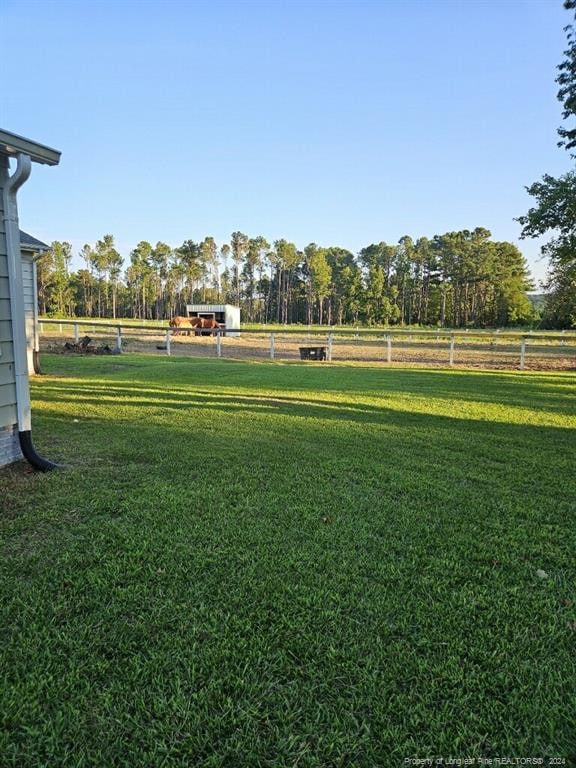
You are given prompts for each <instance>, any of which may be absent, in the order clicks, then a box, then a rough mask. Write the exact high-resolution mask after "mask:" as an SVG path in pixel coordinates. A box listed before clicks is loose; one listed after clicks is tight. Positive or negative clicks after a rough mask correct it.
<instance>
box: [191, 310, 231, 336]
mask: <svg viewBox="0 0 576 768" xmlns="http://www.w3.org/2000/svg"><path fill="white" fill-rule="evenodd" d="M186 314H187V315H188V317H207V318H208V319H209V320H216V322H217V323H221V324H222V325H223V326H224V327H225V328H226V329H227V330H226V335H227V336H239V335H240V334H239V333H230V331H229V330H228V329H229V328H230V329H231V330H232V331H239V330H240V307H235V306H234V305H233V304H187V305H186Z"/></svg>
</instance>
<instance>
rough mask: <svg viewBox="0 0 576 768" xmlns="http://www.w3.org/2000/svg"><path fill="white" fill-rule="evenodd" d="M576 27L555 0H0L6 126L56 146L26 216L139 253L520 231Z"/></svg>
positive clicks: (29, 221) (532, 254)
mask: <svg viewBox="0 0 576 768" xmlns="http://www.w3.org/2000/svg"><path fill="white" fill-rule="evenodd" d="M569 21H570V16H569V14H568V12H566V11H564V10H563V8H562V3H561V0H465V1H463V2H460V1H459V0H426V1H423V0H420V1H419V0H410V1H409V2H408V1H406V2H400V1H398V2H396V1H394V0H389V1H388V2H385V1H383V0H381V1H380V2H367V1H365V0H356V1H355V2H352V1H348V0H340V1H339V2H336V1H334V0H324V1H321V0H314V1H312V0H309V1H308V2H303V1H300V0H274V1H273V0H267V1H265V2H264V1H258V2H251V1H250V0H245V1H242V0H237V2H231V1H230V2H218V1H216V2H193V1H192V0H188V2H183V1H180V0H164V1H163V2H158V1H157V0H139V2H132V1H131V0H124V1H122V0H114V2H108V1H107V0H101V1H97V0H92V2H88V1H87V0H70V1H69V2H62V1H61V0H54V1H52V0H38V1H37V2H31V1H30V0H2V3H0V30H1V31H2V54H3V55H2V60H3V61H2V70H3V71H2V98H1V99H0V125H1V126H2V127H3V128H5V129H6V130H9V131H13V132H15V133H19V134H22V135H24V136H27V137H29V138H32V139H35V140H38V141H40V142H42V143H45V144H48V145H50V146H53V147H55V148H57V149H60V150H61V151H62V161H61V165H60V166H58V167H56V168H44V167H40V166H35V168H34V171H33V175H32V177H31V179H30V181H29V182H28V183H27V185H26V186H25V187H24V188H23V189H22V191H21V193H20V223H21V226H22V228H24V229H26V230H28V231H30V232H31V233H32V234H34V235H35V236H37V237H40V238H41V239H43V240H46V241H48V242H50V241H51V240H54V239H59V240H69V241H70V242H72V244H73V246H74V249H75V251H77V250H79V248H80V247H81V246H82V244H83V243H85V242H89V243H93V242H94V241H95V240H96V239H98V238H100V237H101V236H102V235H103V234H105V233H108V232H109V233H112V234H113V235H114V236H115V238H116V241H117V244H118V246H119V249H120V251H121V253H122V254H123V256H125V257H126V258H127V257H128V254H129V252H130V250H131V248H133V247H134V245H135V244H136V243H137V242H138V241H139V240H150V241H151V242H156V241H158V240H163V241H165V242H168V243H170V244H171V245H174V246H177V245H179V244H180V243H181V242H182V241H183V240H185V239H188V238H190V239H193V240H200V239H202V238H203V237H205V236H206V235H212V236H214V237H215V238H216V240H217V241H218V242H223V241H225V240H227V239H228V238H229V235H230V233H231V232H233V231H234V230H237V229H240V230H242V231H244V232H246V233H247V234H249V235H251V236H255V235H259V234H262V235H264V236H265V237H267V238H268V239H270V240H272V239H277V238H280V237H284V238H286V239H288V240H293V241H294V242H296V244H297V245H298V246H299V247H304V246H305V245H306V244H307V243H309V242H311V241H315V242H317V243H318V244H320V245H340V246H342V247H346V248H349V249H350V250H352V251H357V250H358V249H360V248H361V247H362V246H364V245H367V244H369V243H371V242H379V241H380V240H386V241H388V242H395V241H397V240H398V239H399V238H400V237H401V236H402V235H404V234H410V235H412V236H413V237H418V236H421V235H427V236H432V235H434V234H436V233H442V232H445V231H448V230H456V229H462V228H469V229H472V228H474V227H476V226H483V227H487V228H488V229H490V230H491V231H492V233H493V236H494V238H496V239H500V240H512V241H513V242H518V235H519V232H520V227H519V225H518V224H517V223H516V222H515V221H514V217H517V216H519V215H521V214H522V213H524V212H525V211H526V210H527V208H528V206H529V204H530V198H529V197H528V195H527V194H526V192H525V190H524V187H525V186H526V185H528V184H530V183H531V182H532V181H535V180H537V179H538V178H539V177H540V176H541V175H542V174H543V173H552V174H560V173H563V172H565V171H566V170H567V169H568V167H569V157H568V155H567V153H566V152H564V151H562V150H560V149H558V148H557V147H556V142H557V135H556V128H557V127H558V125H559V124H560V120H561V105H560V104H559V102H558V101H557V100H556V91H557V86H556V84H555V83H554V78H555V76H556V70H555V67H556V65H557V64H558V63H560V61H561V60H562V52H563V50H564V48H565V33H564V32H563V27H564V26H565V25H566V24H568V23H569ZM519 245H520V247H521V249H522V251H523V252H524V253H525V255H526V256H527V258H528V260H529V263H530V266H531V268H532V269H533V272H534V274H535V275H536V276H537V277H542V276H543V274H544V271H545V270H544V263H543V262H541V261H539V260H538V252H539V245H538V243H536V242H530V241H524V242H521V243H519ZM78 264H79V262H77V263H76V265H75V266H78Z"/></svg>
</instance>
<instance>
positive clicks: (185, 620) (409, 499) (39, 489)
mask: <svg viewBox="0 0 576 768" xmlns="http://www.w3.org/2000/svg"><path fill="white" fill-rule="evenodd" d="M43 367H44V369H45V371H46V372H47V374H48V375H46V376H44V377H42V378H40V379H38V380H36V381H35V382H34V383H33V397H34V436H35V443H36V445H37V447H38V449H39V450H40V451H41V452H42V453H43V454H44V455H46V456H47V457H49V458H52V459H57V460H59V461H61V462H62V463H63V464H64V465H65V467H64V468H63V469H61V470H59V471H57V472H52V473H48V474H38V473H34V472H31V471H29V469H28V466H27V465H25V464H19V465H17V466H16V467H14V468H12V469H8V470H2V471H0V486H1V488H2V492H1V498H0V508H1V510H2V514H1V517H0V530H1V532H2V540H1V549H2V556H1V560H0V563H1V584H0V588H1V595H2V602H1V607H0V610H1V614H2V620H1V622H0V632H1V635H0V674H1V687H0V715H1V722H2V729H1V737H0V765H1V766H2V768H4V767H5V766H17V767H18V768H28V766H34V768H37V767H38V766H47V767H48V766H49V767H50V768H52V767H53V766H58V767H59V766H106V767H107V766H130V767H133V766H154V767H156V766H182V767H184V766H186V767H188V766H229V767H230V768H242V767H243V766H270V767H274V768H277V767H278V768H280V767H283V766H299V767H300V768H301V767H302V766H323V767H324V766H346V767H348V766H366V767H370V768H372V766H384V767H386V766H396V765H398V766H400V765H404V764H405V763H404V760H405V759H406V758H413V757H425V756H431V755H443V756H448V755H452V756H459V757H464V756H475V757H478V756H485V757H486V756H493V757H494V756H541V757H545V756H557V757H563V758H566V764H571V761H574V760H576V729H575V725H574V724H575V723H576V648H575V645H576V589H575V587H576V579H575V575H576V557H575V553H576V540H575V539H576V534H575V531H576V525H575V523H576V520H575V509H576V481H575V474H576V473H575V468H576V462H575V448H576V441H575V431H574V430H575V427H576V382H575V377H574V376H573V375H569V374H541V373H537V374H536V373H534V374H533V373H527V372H518V373H506V374H504V373H481V372H469V371H440V370H416V369H399V368H385V367H369V366H356V367H354V366H344V365H328V364H315V363H311V364H302V363H296V364H284V365H283V364H277V363H268V362H267V363H242V362H233V361H227V360H201V359H195V360H189V359H183V358H173V359H170V358H163V359H160V358H158V357H145V356H136V355H134V356H131V355H126V356H123V357H114V358H72V357H71V358H67V357H63V356H52V357H50V356H45V357H44V358H43ZM539 572H540V573H539ZM542 572H544V574H545V575H543V573H542Z"/></svg>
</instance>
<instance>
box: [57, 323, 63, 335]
mask: <svg viewBox="0 0 576 768" xmlns="http://www.w3.org/2000/svg"><path fill="white" fill-rule="evenodd" d="M58 333H59V334H60V336H62V323H58Z"/></svg>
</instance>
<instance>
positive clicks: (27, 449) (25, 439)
mask: <svg viewBox="0 0 576 768" xmlns="http://www.w3.org/2000/svg"><path fill="white" fill-rule="evenodd" d="M18 439H19V440H20V450H21V451H22V455H23V456H24V458H25V459H26V461H28V462H30V464H32V466H33V467H34V469H39V470H40V472H49V471H50V470H51V469H56V468H57V467H58V464H54V462H53V461H48V459H44V458H43V457H42V456H40V455H39V454H37V453H36V449H35V448H34V444H33V442H32V432H31V431H30V430H27V431H26V432H18Z"/></svg>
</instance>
